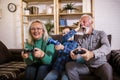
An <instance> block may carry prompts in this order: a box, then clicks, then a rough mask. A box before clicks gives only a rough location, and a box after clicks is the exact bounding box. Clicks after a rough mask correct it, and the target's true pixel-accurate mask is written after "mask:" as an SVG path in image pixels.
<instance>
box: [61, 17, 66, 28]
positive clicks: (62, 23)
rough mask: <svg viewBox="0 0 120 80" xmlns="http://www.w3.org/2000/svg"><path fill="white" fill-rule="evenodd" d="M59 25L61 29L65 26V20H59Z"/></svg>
mask: <svg viewBox="0 0 120 80" xmlns="http://www.w3.org/2000/svg"><path fill="white" fill-rule="evenodd" d="M59 24H60V26H61V27H65V26H67V21H66V19H60V22H59Z"/></svg>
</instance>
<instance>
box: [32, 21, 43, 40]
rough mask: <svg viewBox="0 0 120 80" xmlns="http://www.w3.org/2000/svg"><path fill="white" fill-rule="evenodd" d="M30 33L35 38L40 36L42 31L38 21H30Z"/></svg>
mask: <svg viewBox="0 0 120 80" xmlns="http://www.w3.org/2000/svg"><path fill="white" fill-rule="evenodd" d="M30 33H31V36H32V37H33V38H34V39H35V40H38V39H40V38H42V35H43V33H44V30H43V27H42V25H41V24H40V23H39V22H34V23H32V25H31V28H30Z"/></svg>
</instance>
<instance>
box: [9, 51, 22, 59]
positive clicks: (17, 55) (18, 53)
mask: <svg viewBox="0 0 120 80" xmlns="http://www.w3.org/2000/svg"><path fill="white" fill-rule="evenodd" d="M8 50H9V51H10V53H11V54H12V56H13V57H12V58H13V60H15V61H22V60H23V59H22V57H21V52H22V50H23V49H8Z"/></svg>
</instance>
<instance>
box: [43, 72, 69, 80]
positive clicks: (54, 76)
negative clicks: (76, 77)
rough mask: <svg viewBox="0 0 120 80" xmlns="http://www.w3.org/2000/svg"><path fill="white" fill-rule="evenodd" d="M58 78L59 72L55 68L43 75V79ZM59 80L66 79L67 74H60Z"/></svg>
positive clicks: (53, 79) (52, 79)
mask: <svg viewBox="0 0 120 80" xmlns="http://www.w3.org/2000/svg"><path fill="white" fill-rule="evenodd" d="M58 78H60V74H59V73H58V72H57V71H56V70H51V71H50V72H49V73H48V74H47V76H46V77H45V79H44V80H58ZM60 80H68V77H67V75H66V74H65V72H63V73H62V74H61V79H60Z"/></svg>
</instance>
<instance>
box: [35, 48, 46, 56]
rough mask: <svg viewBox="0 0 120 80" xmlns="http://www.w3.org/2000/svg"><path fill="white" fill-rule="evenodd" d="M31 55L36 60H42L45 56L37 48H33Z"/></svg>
mask: <svg viewBox="0 0 120 80" xmlns="http://www.w3.org/2000/svg"><path fill="white" fill-rule="evenodd" d="M33 54H34V57H36V58H43V57H44V55H45V53H44V52H43V51H42V50H41V49H39V48H35V49H34V53H33Z"/></svg>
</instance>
